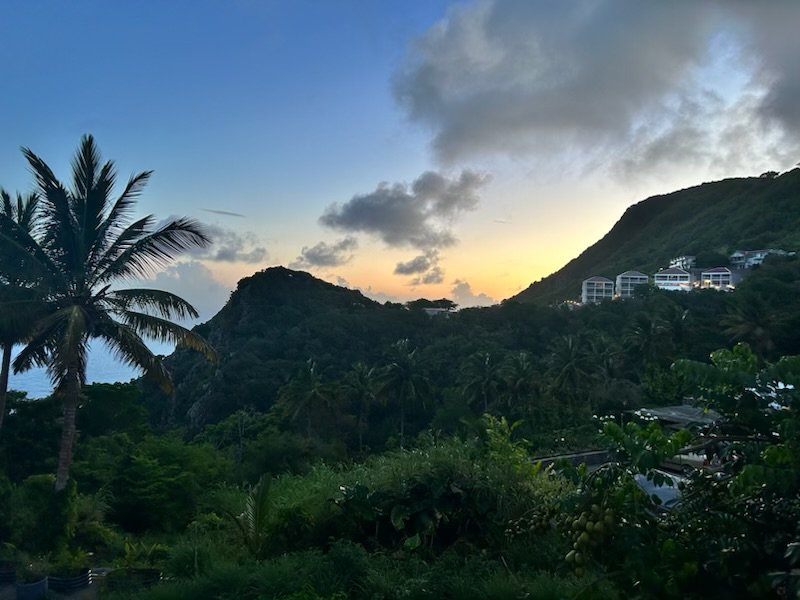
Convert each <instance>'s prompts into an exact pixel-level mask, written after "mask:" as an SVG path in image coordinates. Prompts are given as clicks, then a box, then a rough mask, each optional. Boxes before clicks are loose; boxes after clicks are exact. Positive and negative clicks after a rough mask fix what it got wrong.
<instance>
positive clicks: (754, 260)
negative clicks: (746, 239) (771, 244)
mask: <svg viewBox="0 0 800 600" xmlns="http://www.w3.org/2000/svg"><path fill="white" fill-rule="evenodd" d="M770 254H777V255H780V256H786V255H787V254H789V253H788V252H786V251H785V250H778V249H776V248H767V249H765V250H736V251H735V252H734V253H733V254H731V256H730V261H731V266H732V267H733V268H734V269H752V268H753V267H757V266H759V265H760V264H761V263H763V262H764V259H765V258H767V256H769V255H770Z"/></svg>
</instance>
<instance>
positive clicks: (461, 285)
mask: <svg viewBox="0 0 800 600" xmlns="http://www.w3.org/2000/svg"><path fill="white" fill-rule="evenodd" d="M451 294H452V295H453V302H455V303H456V304H458V305H459V306H460V307H462V308H470V307H474V306H491V305H493V304H497V300H495V299H494V298H492V297H490V296H487V295H486V294H483V293H478V294H476V293H475V292H473V291H472V286H471V285H470V284H469V283H468V282H466V281H462V280H460V279H456V280H455V281H454V282H453V289H452V290H451Z"/></svg>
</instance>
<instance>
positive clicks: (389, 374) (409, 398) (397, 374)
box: [379, 339, 428, 449]
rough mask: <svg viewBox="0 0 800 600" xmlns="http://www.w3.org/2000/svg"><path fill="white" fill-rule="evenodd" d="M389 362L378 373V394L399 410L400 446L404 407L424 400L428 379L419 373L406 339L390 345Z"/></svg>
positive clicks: (415, 354)
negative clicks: (391, 401) (391, 402)
mask: <svg viewBox="0 0 800 600" xmlns="http://www.w3.org/2000/svg"><path fill="white" fill-rule="evenodd" d="M388 358H389V364H387V365H386V366H385V367H384V369H383V372H382V373H381V375H380V388H379V394H380V395H381V396H383V397H384V398H387V399H390V400H393V401H394V402H395V403H396V404H397V407H398V409H399V411H400V448H401V449H402V448H403V447H404V445H405V436H406V408H408V406H409V405H410V404H411V403H413V402H418V401H421V400H424V398H425V395H426V394H427V390H428V380H427V378H426V377H425V376H424V375H422V373H420V368H419V363H418V362H417V350H416V348H415V349H413V350H412V349H411V346H410V344H409V341H408V340H407V339H401V340H398V341H396V342H395V343H394V344H392V345H391V347H390V348H389V352H388Z"/></svg>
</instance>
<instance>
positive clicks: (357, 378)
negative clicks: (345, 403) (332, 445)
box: [344, 362, 377, 452]
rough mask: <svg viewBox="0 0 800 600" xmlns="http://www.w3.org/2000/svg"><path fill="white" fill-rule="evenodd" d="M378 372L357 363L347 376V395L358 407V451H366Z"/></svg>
mask: <svg viewBox="0 0 800 600" xmlns="http://www.w3.org/2000/svg"><path fill="white" fill-rule="evenodd" d="M376 375H377V374H376V372H375V369H374V368H371V367H368V366H367V365H365V364H364V363H363V362H357V363H356V364H354V365H353V368H352V370H351V371H350V372H349V373H348V374H347V377H346V378H345V382H344V388H345V393H346V394H347V396H348V397H349V398H350V400H352V401H354V402H355V403H356V404H357V405H358V425H357V428H358V451H359V452H363V450H364V430H365V429H366V428H367V421H368V419H369V409H370V407H371V406H372V404H373V403H374V402H375V388H376V380H377V377H376Z"/></svg>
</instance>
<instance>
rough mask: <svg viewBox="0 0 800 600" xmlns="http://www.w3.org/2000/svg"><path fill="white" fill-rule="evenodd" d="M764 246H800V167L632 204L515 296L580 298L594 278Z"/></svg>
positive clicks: (718, 261) (716, 259)
mask: <svg viewBox="0 0 800 600" xmlns="http://www.w3.org/2000/svg"><path fill="white" fill-rule="evenodd" d="M761 248H782V249H785V250H797V249H800V169H794V170H792V171H789V172H787V173H784V174H783V175H780V176H773V175H772V174H765V175H764V176H762V177H749V178H743V179H725V180H723V181H716V182H713V183H704V184H703V185H698V186H695V187H691V188H687V189H685V190H680V191H677V192H673V193H671V194H666V195H662V196H653V197H652V198H648V199H646V200H643V201H641V202H639V203H638V204H634V205H633V206H631V207H630V208H628V209H627V210H626V211H625V213H624V214H623V215H622V218H621V219H620V220H619V221H617V223H616V224H615V225H614V227H613V228H612V229H611V231H609V232H608V233H607V234H606V235H605V236H604V237H603V238H602V239H601V240H600V241H598V242H597V243H596V244H594V245H593V246H590V247H589V248H587V249H586V250H584V251H583V252H582V253H581V255H580V256H578V257H577V258H575V259H573V260H571V261H570V262H569V263H567V265H566V266H564V267H563V268H562V269H560V270H558V271H556V272H555V273H553V274H552V275H549V276H547V277H545V278H544V279H542V280H540V281H537V282H535V283H533V284H531V285H530V286H529V287H528V288H527V289H525V290H523V291H522V292H520V293H519V294H517V295H516V296H514V297H513V298H511V300H516V301H519V302H533V303H540V304H549V303H553V302H560V301H563V300H567V299H575V298H577V297H578V296H580V287H581V281H583V280H584V279H586V278H587V277H590V276H592V275H602V276H605V277H608V278H610V279H614V278H615V277H616V276H617V275H618V274H619V273H622V272H624V271H628V270H637V271H643V272H645V273H649V274H652V273H654V272H655V271H657V270H658V269H659V268H660V267H664V266H666V265H667V263H668V262H669V260H670V259H671V258H673V257H675V256H681V255H687V254H688V255H695V256H697V258H698V266H700V267H706V266H708V267H712V266H721V265H723V264H726V261H727V257H728V255H729V254H730V253H731V252H733V251H734V250H736V249H744V250H756V249H761Z"/></svg>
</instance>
